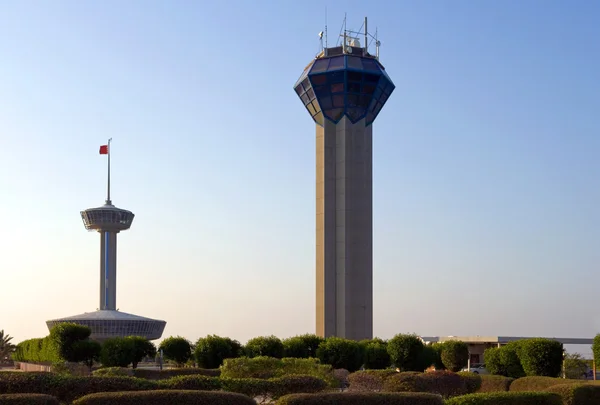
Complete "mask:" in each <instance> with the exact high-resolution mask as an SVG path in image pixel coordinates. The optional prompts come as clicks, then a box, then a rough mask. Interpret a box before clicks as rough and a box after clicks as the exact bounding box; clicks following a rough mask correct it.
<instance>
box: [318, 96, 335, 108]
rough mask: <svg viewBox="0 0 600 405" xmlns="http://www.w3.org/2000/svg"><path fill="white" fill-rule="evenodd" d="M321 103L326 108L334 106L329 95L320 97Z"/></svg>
mask: <svg viewBox="0 0 600 405" xmlns="http://www.w3.org/2000/svg"><path fill="white" fill-rule="evenodd" d="M319 104H320V105H321V108H322V109H324V110H329V109H330V108H331V107H333V102H332V101H331V97H329V96H325V97H319Z"/></svg>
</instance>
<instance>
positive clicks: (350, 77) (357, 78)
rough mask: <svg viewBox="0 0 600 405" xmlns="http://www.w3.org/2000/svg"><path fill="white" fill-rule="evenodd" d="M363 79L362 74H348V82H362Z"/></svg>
mask: <svg viewBox="0 0 600 405" xmlns="http://www.w3.org/2000/svg"><path fill="white" fill-rule="evenodd" d="M362 77H363V75H362V73H360V72H348V80H349V81H351V82H360V81H362Z"/></svg>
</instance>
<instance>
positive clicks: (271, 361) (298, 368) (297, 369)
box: [221, 356, 339, 387]
mask: <svg viewBox="0 0 600 405" xmlns="http://www.w3.org/2000/svg"><path fill="white" fill-rule="evenodd" d="M293 374H304V375H311V376H314V377H317V378H320V379H322V380H324V381H326V382H327V383H328V384H329V386H331V387H337V386H338V384H339V382H338V381H337V380H336V379H335V377H334V375H333V369H332V367H331V366H330V365H327V364H321V363H320V362H319V360H318V359H314V358H310V359H300V358H283V359H277V358H274V357H265V356H262V357H254V358H248V357H239V358H235V359H225V361H224V363H223V365H222V366H221V377H225V378H273V377H282V376H285V375H293Z"/></svg>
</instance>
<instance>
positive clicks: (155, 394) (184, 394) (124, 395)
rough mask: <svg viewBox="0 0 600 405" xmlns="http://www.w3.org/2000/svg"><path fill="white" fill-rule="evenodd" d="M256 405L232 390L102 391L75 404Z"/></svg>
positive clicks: (80, 399)
mask: <svg viewBox="0 0 600 405" xmlns="http://www.w3.org/2000/svg"><path fill="white" fill-rule="evenodd" d="M113 404H115V405H174V404H177V405H256V402H255V401H254V400H253V399H252V398H249V397H247V396H245V395H241V394H235V393H231V392H205V391H185V390H179V391H176V390H158V391H143V392H102V393H97V394H90V395H86V396H85V397H82V398H79V399H78V400H76V401H75V402H73V405H113Z"/></svg>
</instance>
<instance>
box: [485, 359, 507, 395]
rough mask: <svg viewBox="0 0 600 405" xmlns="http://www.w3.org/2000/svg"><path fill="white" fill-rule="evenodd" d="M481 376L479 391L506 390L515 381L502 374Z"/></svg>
mask: <svg viewBox="0 0 600 405" xmlns="http://www.w3.org/2000/svg"><path fill="white" fill-rule="evenodd" d="M486 364H487V363H486ZM479 377H480V378H481V387H480V388H479V392H505V391H508V389H509V387H510V384H511V383H512V382H513V381H514V379H512V378H510V377H504V376H502V375H480V376H479Z"/></svg>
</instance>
